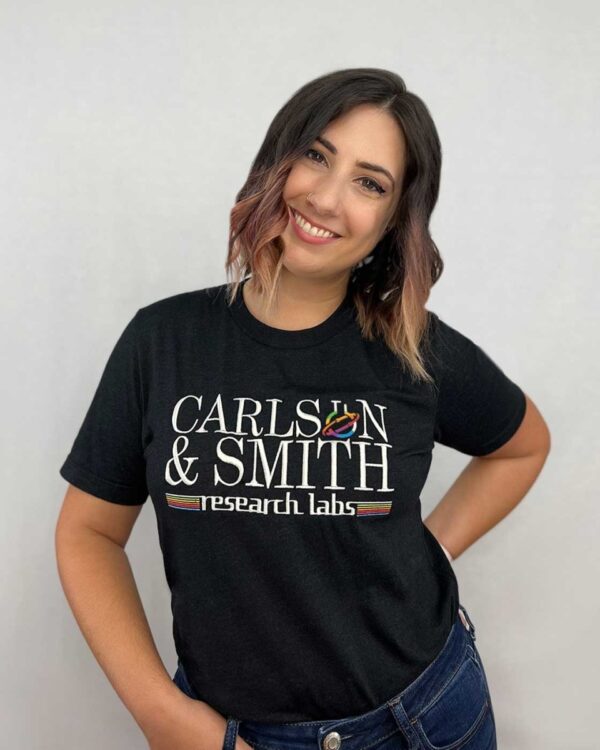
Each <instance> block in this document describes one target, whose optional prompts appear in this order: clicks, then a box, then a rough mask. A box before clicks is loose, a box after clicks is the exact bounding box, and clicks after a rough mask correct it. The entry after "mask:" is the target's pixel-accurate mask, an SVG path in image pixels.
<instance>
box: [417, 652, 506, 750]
mask: <svg viewBox="0 0 600 750" xmlns="http://www.w3.org/2000/svg"><path fill="white" fill-rule="evenodd" d="M416 726H417V729H418V731H419V733H420V735H421V739H422V741H423V744H424V745H425V747H426V748H428V749H429V750H454V749H455V748H465V750H466V748H469V750H477V749H478V748H488V747H489V746H490V743H491V741H492V738H493V736H494V731H495V730H494V724H493V720H492V715H491V711H490V702H489V696H488V691H487V688H486V683H485V676H484V674H483V671H482V669H481V667H480V665H479V662H478V660H477V656H476V654H475V651H474V649H473V648H472V647H471V646H470V645H468V644H467V646H466V649H465V654H464V658H463V660H462V662H461V664H460V666H459V668H458V669H457V670H456V672H455V673H454V674H453V675H452V677H451V678H450V680H449V682H448V683H447V684H446V685H445V686H444V687H443V688H442V690H441V691H440V692H439V693H438V694H437V695H436V696H435V698H434V699H433V700H432V701H431V702H430V703H429V704H428V705H427V706H426V707H425V708H424V709H423V711H422V712H421V713H420V714H419V716H418V717H417V721H416Z"/></svg>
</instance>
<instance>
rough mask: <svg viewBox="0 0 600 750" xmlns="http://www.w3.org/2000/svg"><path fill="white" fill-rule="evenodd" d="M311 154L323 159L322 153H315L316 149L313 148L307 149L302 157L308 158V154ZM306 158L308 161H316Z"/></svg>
mask: <svg viewBox="0 0 600 750" xmlns="http://www.w3.org/2000/svg"><path fill="white" fill-rule="evenodd" d="M311 153H312V154H316V155H317V156H320V157H321V158H322V159H325V157H324V156H323V154H322V153H321V152H320V151H317V150H316V149H314V148H309V149H308V151H305V152H304V155H305V156H308V154H311ZM308 158H309V159H310V160H311V161H317V159H312V158H311V157H310V156H309V157H308ZM325 161H326V160H325Z"/></svg>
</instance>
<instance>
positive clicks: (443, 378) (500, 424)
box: [60, 284, 525, 722]
mask: <svg viewBox="0 0 600 750" xmlns="http://www.w3.org/2000/svg"><path fill="white" fill-rule="evenodd" d="M429 319H430V322H431V327H430V331H431V338H430V339H429V340H430V342H431V348H430V350H429V352H430V353H429V354H428V355H427V363H428V370H429V371H430V372H431V374H432V375H433V376H434V378H435V385H431V384H427V383H424V382H422V381H421V382H420V383H415V382H411V379H410V377H409V375H408V373H407V372H406V371H405V370H404V368H403V366H402V365H401V363H400V361H399V360H398V359H397V358H396V357H395V356H394V355H393V354H392V353H391V351H390V350H389V349H388V348H387V347H386V346H385V344H384V343H383V341H382V340H378V341H375V342H368V341H366V340H364V339H363V338H362V337H361V335H360V328H359V326H358V322H357V320H356V317H355V310H354V306H353V304H352V302H351V297H350V295H349V294H348V295H347V296H346V298H345V299H344V301H343V302H342V303H341V305H340V306H339V307H338V308H337V310H336V311H335V312H334V313H333V314H332V315H330V317H329V318H327V319H326V320H325V321H324V322H322V323H321V324H320V325H317V326H315V327H313V328H308V329H304V330H299V331H286V330H282V329H277V328H272V327H270V326H268V325H265V324H264V323H262V322H261V321H259V320H258V319H256V318H255V317H254V316H253V315H252V314H251V313H250V311H249V310H248V308H247V307H246V306H245V303H244V300H243V296H242V290H241V288H240V289H239V296H238V297H237V299H236V301H235V302H234V304H233V306H232V307H229V306H228V304H227V300H226V285H225V284H222V285H220V286H214V287H209V288H205V289H201V290H197V291H193V292H186V293H182V294H178V295H175V296H172V297H169V298H166V299H163V300H159V301H157V302H154V303H152V304H149V305H148V306H146V307H143V308H141V309H139V310H138V311H137V312H136V314H135V315H134V317H133V318H132V319H131V320H130V322H129V323H128V324H127V326H126V327H125V329H124V331H123V333H122V334H121V336H120V337H119V339H118V341H117V343H116V345H115V347H114V349H113V351H112V353H111V355H110V357H109V359H108V362H107V364H106V366H105V369H104V371H103V374H102V377H101V379H100V382H99V385H98V387H97V390H96V392H95V395H94V397H93V399H92V401H91V405H90V407H89V409H88V411H87V414H86V416H85V418H84V421H83V424H82V425H81V428H80V430H79V432H78V434H77V436H76V439H75V441H74V443H73V446H72V449H71V452H70V453H69V455H68V457H67V458H66V460H65V462H64V464H63V465H62V467H61V469H60V474H61V476H62V477H63V478H64V479H66V480H67V481H68V482H70V483H71V484H73V485H75V486H77V487H79V488H80V489H82V490H84V491H86V492H89V493H91V494H92V495H95V496H97V497H99V498H103V499H104V500H106V501H108V502H112V503H120V504H125V505H136V504H141V503H144V502H145V501H146V499H147V497H148V495H150V497H151V499H152V503H153V505H154V510H155V513H156V518H157V522H158V535H159V540H160V546H161V550H162V554H163V558H164V568H165V573H166V580H167V583H168V585H169V588H170V591H171V597H172V598H171V602H172V605H171V606H172V614H173V636H174V641H175V647H176V651H177V654H178V657H179V659H180V660H181V662H182V664H183V666H184V669H185V671H186V673H187V676H188V678H189V681H190V684H191V685H192V687H193V689H194V690H195V691H196V693H197V695H198V697H199V698H200V699H201V700H203V701H206V702H207V703H208V704H209V705H211V706H212V707H213V708H214V709H216V710H217V711H219V712H220V713H221V714H223V715H226V716H231V715H232V716H234V717H236V718H238V719H241V720H244V719H247V720H254V721H267V722H291V721H310V720H321V719H328V718H337V717H345V716H349V715H354V714H359V713H364V712H366V711H369V710H371V709H372V708H375V707H376V706H378V705H380V704H381V703H383V702H384V701H385V700H387V699H388V698H390V697H392V696H393V695H395V694H396V693H398V692H400V691H401V690H402V689H403V688H404V687H405V686H406V685H408V684H409V683H410V682H412V681H413V680H414V679H415V678H416V677H417V676H418V675H419V674H420V673H421V672H422V671H423V670H424V669H425V668H426V667H427V666H428V664H430V663H431V662H432V661H433V659H434V658H435V657H436V655H437V654H438V653H439V651H440V650H441V648H442V646H443V644H444V642H445V640H446V637H447V636H448V633H449V631H450V628H451V627H452V624H453V623H454V621H455V618H456V615H457V608H458V602H459V595H458V584H457V581H456V578H455V575H454V571H453V569H452V566H451V565H450V563H449V562H448V560H447V559H446V556H445V555H444V552H443V550H442V548H441V547H440V545H439V544H438V543H437V541H436V540H435V538H434V536H433V535H432V534H431V533H430V532H429V530H428V529H427V527H426V526H425V525H424V524H423V522H422V515H421V501H420V496H419V495H420V492H421V490H422V488H423V485H424V483H425V480H426V478H427V474H428V471H429V467H430V464H431V459H432V450H433V447H434V441H435V442H438V443H442V444H444V445H447V446H451V447H453V448H455V449H456V450H459V451H461V452H463V453H466V454H469V455H483V454H485V453H489V452H491V451H493V450H495V449H496V448H498V447H500V446H501V445H502V444H503V443H505V442H506V441H507V440H508V439H509V438H510V437H511V436H512V435H513V433H514V432H515V431H516V429H517V427H518V426H519V424H520V422H521V420H522V418H523V416H524V413H525V395H524V393H523V391H522V390H521V389H520V388H519V387H518V386H517V385H516V384H515V383H513V382H512V381H511V380H510V379H509V378H508V377H507V376H506V375H505V374H504V373H503V371H502V370H501V369H500V368H499V367H498V366H497V365H496V364H495V363H494V362H493V361H492V360H491V359H490V358H489V357H488V356H487V354H485V353H484V351H483V350H482V349H481V348H479V347H478V346H477V345H476V344H474V343H473V342H472V341H471V340H470V339H469V338H467V337H466V336H464V335H462V334H461V333H459V332H458V331H456V330H455V329H453V328H452V327H450V326H449V325H447V324H446V323H444V322H443V321H442V320H441V319H440V318H439V317H438V316H437V315H435V314H434V313H432V312H429Z"/></svg>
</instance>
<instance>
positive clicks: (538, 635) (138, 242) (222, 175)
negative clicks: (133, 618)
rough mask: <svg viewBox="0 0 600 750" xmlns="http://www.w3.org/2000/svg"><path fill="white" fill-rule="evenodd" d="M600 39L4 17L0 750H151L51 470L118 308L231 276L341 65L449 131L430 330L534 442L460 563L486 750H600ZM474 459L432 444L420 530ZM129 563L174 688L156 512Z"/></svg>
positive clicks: (523, 5)
mask: <svg viewBox="0 0 600 750" xmlns="http://www.w3.org/2000/svg"><path fill="white" fill-rule="evenodd" d="M599 22H600V13H599V11H598V8H597V5H596V4H595V3H592V2H582V1H575V2H548V1H546V2H511V1H510V0H504V1H503V2H495V3H475V2H471V3H469V2H465V1H462V2H445V3H442V2H427V1H424V2H419V3H414V2H411V3H407V2H401V1H399V0H381V1H380V2H378V3H371V2H361V3H348V2H344V3H342V2H328V3H321V2H314V1H311V0H304V1H303V2H302V3H285V2H282V1H281V0H277V1H276V2H275V1H274V0H262V2H261V3H260V4H259V3H248V2H244V3H243V2H239V3H231V2H224V1H223V0H220V1H219V2H218V3H217V2H206V1H204V2H202V3H195V2H166V0H165V1H164V2H162V3H161V2H148V1H146V2H139V3H138V2H123V1H122V0H121V1H120V2H114V0H113V1H111V0H104V2H102V3H100V2H96V3H90V2H75V1H73V2H66V1H65V0H62V1H56V2H52V3H49V2H36V3H33V2H23V1H21V2H18V3H17V2H7V0H4V1H3V2H2V3H1V5H0V65H1V68H0V106H1V108H2V118H1V119H0V134H1V138H2V140H1V145H0V159H1V162H0V181H1V188H2V200H1V201H0V212H1V215H0V227H1V229H0V233H1V234H0V236H1V246H0V247H1V252H2V274H1V276H0V285H1V287H2V289H1V291H2V295H1V296H2V305H3V310H2V324H3V325H2V336H3V344H2V349H3V352H4V355H5V359H4V366H3V368H2V397H3V406H2V417H3V424H4V429H3V430H2V435H1V441H2V442H1V449H2V461H1V471H2V486H3V487H4V502H3V506H2V507H3V521H2V523H1V525H0V534H1V537H0V542H1V544H2V549H3V565H2V568H1V573H0V575H1V583H2V590H1V594H2V601H3V612H4V614H3V617H2V618H1V620H0V643H1V644H2V646H1V649H2V652H1V654H0V657H1V658H0V664H1V665H2V669H1V670H0V675H1V676H0V689H1V703H0V705H1V708H0V717H1V718H0V721H1V725H0V736H1V737H2V740H1V742H0V744H1V745H2V746H3V747H12V748H19V750H20V749H23V750H38V748H39V749H40V750H41V749H42V748H43V749H44V750H51V749H54V748H57V749H58V748H60V749H61V750H65V748H69V749H70V748H85V750H96V749H98V750H99V749H100V748H102V749H103V748H106V747H111V748H112V750H120V749H121V748H122V749H123V750H125V748H127V750H131V749H132V748H140V749H141V748H144V747H146V742H145V740H144V737H143V735H142V734H141V732H140V730H139V728H138V727H137V724H135V722H134V720H133V718H132V717H131V715H130V714H129V712H128V711H127V709H126V708H125V706H124V705H123V704H122V703H121V701H120V699H119V697H118V696H117V694H116V693H115V692H114V690H113V689H112V687H111V685H110V683H109V682H108V681H107V679H106V677H105V675H104V673H103V672H102V671H101V669H100V668H99V666H98V664H97V662H96V661H95V660H94V657H93V655H92V653H91V651H90V650H89V649H88V647H87V645H86V643H85V641H84V639H83V637H82V635H81V633H80V631H79V629H78V626H77V623H76V621H75V619H74V618H73V615H72V613H71V611H70V609H69V608H68V605H67V602H66V599H65V597H64V595H63V592H62V589H61V586H60V582H59V578H58V574H57V569H56V562H55V557H54V527H55V522H56V518H57V515H58V512H59V508H60V504H61V502H62V499H63V496H64V492H65V490H66V484H65V482H64V480H63V479H62V478H61V477H60V475H59V473H58V469H59V467H60V465H61V464H62V462H63V460H64V458H65V457H66V454H67V453H68V451H69V449H70V447H71V443H72V441H73V438H74V436H75V434H76V431H77V429H78V428H79V426H80V424H81V420H82V418H83V415H84V413H85V410H86V409H87V407H88V405H89V402H90V399H91V397H92V395H93V392H94V390H95V387H96V385H97V383H98V379H99V377H100V373H101V371H102V368H103V366H104V364H105V362H106V359H107V357H108V354H109V353H110V351H111V349H112V347H113V345H114V343H115V342H116V340H117V337H118V335H119V334H120V332H121V330H122V329H123V327H124V325H125V323H126V322H127V321H128V320H129V319H130V317H131V316H132V315H133V313H134V312H135V311H136V309H137V308H139V307H141V306H144V305H147V304H149V303H151V302H153V301H155V300H158V299H161V298H163V297H166V296H170V295H172V294H176V293H179V292H183V291H189V290H192V289H196V288H202V287H205V286H211V285H213V284H218V283H223V282H224V281H225V280H226V279H225V272H224V262H225V257H226V241H227V231H228V219H229V211H230V208H231V206H232V205H233V200H234V195H235V193H236V192H237V190H238V189H239V188H240V187H241V185H242V184H243V181H244V179H245V177H246V175H247V172H248V169H249V167H250V163H251V161H252V159H253V157H254V155H255V154H256V151H257V150H258V147H259V145H260V143H261V142H262V139H263V137H264V135H265V133H266V129H267V127H268V125H269V123H270V122H271V119H272V117H273V116H274V115H275V113H276V111H277V110H278V109H279V108H280V107H281V106H282V105H283V103H284V102H285V101H286V100H287V99H288V98H289V97H290V96H291V95H292V94H293V92H294V91H296V90H297V89H298V88H299V87H300V86H301V85H303V84H304V83H306V82H307V81H308V80H310V79H312V78H314V77H316V76H318V75H321V74H323V73H326V72H330V71H332V70H335V69H339V68H346V67H358V66H374V67H382V68H389V69H391V70H393V71H395V72H397V73H399V74H400V75H401V76H402V77H403V78H404V80H405V82H406V84H407V86H408V88H409V89H410V90H411V91H414V92H415V93H416V94H418V95H419V96H420V97H421V98H422V99H423V100H424V101H425V103H426V104H427V106H428V107H429V109H430V111H431V114H432V116H433V118H434V121H435V123H436V125H437V128H438V131H439V134H440V138H441V141H442V146H443V154H444V159H443V167H442V185H441V193H440V199H439V203H438V207H437V208H436V210H435V212H434V215H433V219H432V222H431V230H432V235H433V238H434V241H435V242H436V244H437V245H438V247H439V249H440V251H441V254H442V257H443V259H444V261H445V263H446V269H445V272H444V274H443V276H442V278H441V279H440V281H439V282H438V284H437V285H436V286H435V287H434V289H433V291H432V295H431V297H430V299H429V302H428V305H427V306H428V308H429V309H431V310H433V311H435V312H437V313H438V314H439V315H440V316H441V317H442V318H443V319H444V320H446V321H447V322H448V323H449V324H451V325H452V326H454V327H456V328H457V329H458V330H460V331H462V332H463V333H465V334H466V335H468V336H470V337H471V338H473V340H474V341H476V342H477V343H478V344H479V345H480V346H482V347H483V348H484V349H485V351H487V352H488V354H489V355H490V356H492V358H493V359H494V360H495V361H496V362H497V363H498V364H499V365H500V366H501V367H502V368H503V369H504V371H505V372H506V373H507V374H508V375H509V376H510V377H511V378H512V379H513V380H515V381H516V382H517V383H518V384H519V385H520V386H521V387H522V388H523V389H524V390H525V391H526V392H527V393H528V394H529V396H530V397H531V398H532V399H533V400H534V402H535V403H536V404H537V406H538V408H539V409H540V410H541V412H542V414H543V415H544V417H545V419H546V421H547V423H548V425H549V427H550V430H551V433H552V452H551V454H550V456H549V458H548V461H547V463H546V466H545V468H544V471H543V473H542V475H541V476H540V478H539V479H538V481H537V483H536V484H535V486H534V487H533V488H532V490H531V491H530V492H529V494H528V495H527V496H526V498H525V499H524V500H523V502H522V503H521V504H520V505H519V506H518V507H517V508H516V509H515V510H514V511H513V512H512V513H511V514H510V516H509V517H507V518H506V519H505V520H504V521H502V522H501V523H500V524H499V525H498V526H497V527H496V528H495V529H494V530H492V531H491V532H490V533H489V534H487V535H486V536H485V537H483V538H482V539H481V540H479V541H478V542H477V543H476V544H475V545H473V546H472V547H471V548H470V549H468V550H467V551H466V552H465V553H464V554H463V555H462V556H461V557H460V559H459V560H457V561H456V562H455V570H456V574H457V577H458V580H459V584H460V592H461V598H462V600H463V602H464V604H465V606H466V607H467V609H468V611H469V613H470V614H471V616H472V618H473V620H474V621H475V624H476V626H477V635H478V640H477V644H478V647H479V650H480V653H481V655H482V658H483V661H484V664H485V667H486V671H487V675H488V680H489V683H490V689H491V693H492V698H493V702H494V707H495V713H496V719H497V723H498V739H499V747H500V748H504V749H505V750H538V748H544V749H545V750H559V748H560V749H561V750H562V748H568V749H569V750H583V749H584V748H585V749H586V750H588V749H589V750H592V749H593V748H597V747H598V738H597V735H598V730H597V727H598V712H599V710H600V702H599V699H598V696H599V695H600V693H599V691H598V685H597V674H596V671H595V667H596V668H597V664H598V621H599V615H600V607H599V600H598V590H599V585H598V580H599V574H600V564H599V555H598V532H599V525H600V524H599V520H600V515H599V510H598V499H599V496H598V484H599V482H598V479H599V476H598V454H599V450H600V445H599V440H598V417H599V415H600V409H599V400H598V397H597V390H598V385H599V383H600V361H599V351H598V338H599V336H598V331H599V329H598V322H599V317H600V316H599V305H598V289H597V286H598V277H599V273H600V264H599V249H600V248H599V239H598V238H599V234H600V232H599V229H600V227H599V220H598V205H599V201H600V190H599V178H600V169H599V167H600V160H599V154H600V147H599V141H600V138H599V133H598V125H599V122H600V117H599V114H600V113H599V105H598V101H599V86H598V83H599V78H598V71H599V70H600V59H599V55H598V44H597V37H598V27H599ZM467 461H468V458H467V457H466V456H463V455H462V454H459V453H456V452H453V451H450V450H449V449H446V448H444V447H442V446H437V447H436V450H435V452H434V462H433V466H432V469H431V473H430V477H429V480H428V483H427V486H426V488H425V491H424V494H423V506H424V516H425V514H426V513H428V512H429V510H430V509H431V508H432V507H433V505H434V504H435V503H436V502H437V500H438V499H439V498H440V497H441V495H442V494H443V493H444V492H445V490H446V488H447V487H448V486H449V485H450V484H451V483H452V481H453V480H454V478H455V476H456V475H457V473H458V472H459V471H460V470H461V468H462V467H463V465H464V464H465V463H466V462H467ZM482 502H484V499H483V498H482ZM127 551H128V554H129V557H130V560H131V562H132V566H133V569H134V573H135V575H136V580H137V583H138V586H139V589H140V593H141V596H142V600H143V602H144V606H145V608H146V612H147V615H148V618H149V620H150V623H151V627H152V630H153V633H154V636H155V639H156V642H157V645H158V647H159V650H160V652H161V655H162V657H163V659H164V662H165V665H166V666H167V668H168V669H169V671H170V673H171V674H173V673H174V671H175V666H176V657H175V651H174V646H173V643H172V635H171V613H170V602H169V592H168V589H167V585H166V581H165V579H164V573H163V569H162V559H161V556H160V550H159V546H158V537H157V532H156V522H155V516H154V511H153V507H152V504H151V502H150V501H148V502H147V504H146V506H145V508H144V510H143V512H142V514H141V516H140V518H139V520H138V522H137V525H136V527H135V529H134V531H133V534H132V537H131V539H130V542H129V544H128V547H127Z"/></svg>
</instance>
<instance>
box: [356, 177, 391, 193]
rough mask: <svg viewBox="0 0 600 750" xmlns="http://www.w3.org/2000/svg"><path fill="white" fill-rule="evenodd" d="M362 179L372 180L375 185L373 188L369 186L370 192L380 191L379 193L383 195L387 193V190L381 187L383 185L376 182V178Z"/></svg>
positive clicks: (363, 178) (364, 179) (365, 178)
mask: <svg viewBox="0 0 600 750" xmlns="http://www.w3.org/2000/svg"><path fill="white" fill-rule="evenodd" d="M361 179H362V180H363V181H365V182H370V183H371V184H372V185H373V186H374V187H373V188H367V190H368V191H369V192H370V193H374V192H378V193H379V195H383V194H384V193H385V190H384V189H383V188H382V187H381V185H380V184H379V183H378V182H375V180H372V179H371V178H370V177H361Z"/></svg>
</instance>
